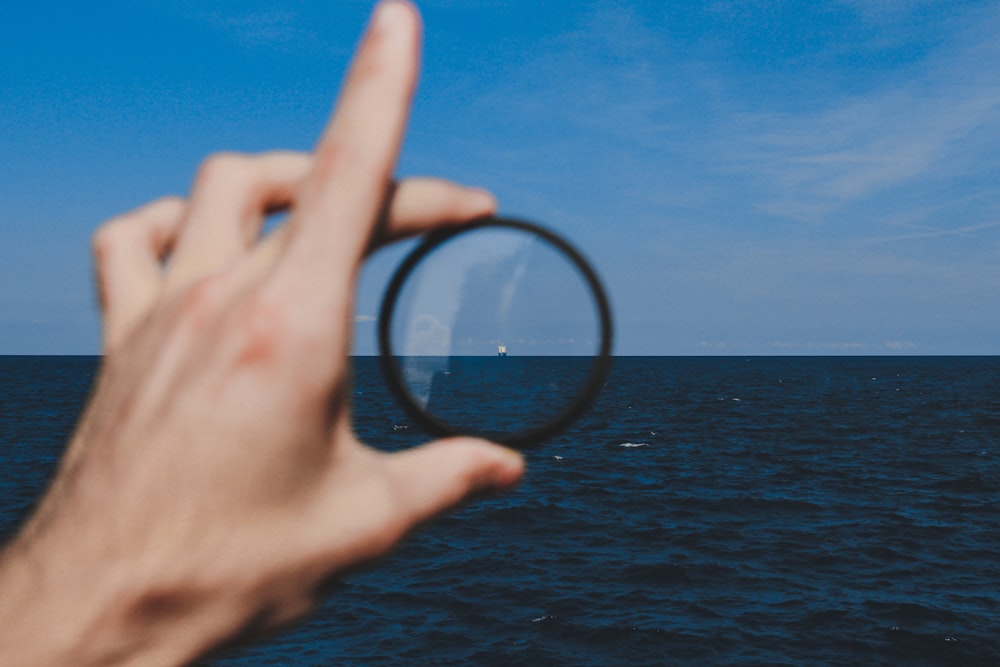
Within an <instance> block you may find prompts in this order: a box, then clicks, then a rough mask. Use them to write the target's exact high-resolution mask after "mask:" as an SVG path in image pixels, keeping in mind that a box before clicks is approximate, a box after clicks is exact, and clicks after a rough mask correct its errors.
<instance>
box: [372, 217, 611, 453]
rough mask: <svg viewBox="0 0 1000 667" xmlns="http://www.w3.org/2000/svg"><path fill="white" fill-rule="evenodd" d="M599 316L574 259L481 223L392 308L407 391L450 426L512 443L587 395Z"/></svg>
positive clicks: (424, 264)
mask: <svg viewBox="0 0 1000 667" xmlns="http://www.w3.org/2000/svg"><path fill="white" fill-rule="evenodd" d="M602 334H603V331H602V328H601V313H600V309H599V307H598V303H597V300H596V297H595V294H594V292H593V291H592V288H591V286H590V284H589V283H588V282H587V280H586V278H585V277H584V275H583V274H582V273H581V271H580V269H579V268H578V267H577V265H576V264H575V263H574V262H573V261H572V259H571V258H570V257H569V256H567V255H566V253H564V252H563V251H562V250H561V249H559V248H558V247H557V246H555V245H553V244H552V243H551V242H549V241H548V240H547V239H546V238H543V237H542V236H539V235H538V234H536V233H534V232H531V231H527V230H523V229H512V228H502V227H482V228H479V229H475V230H473V231H469V232H466V233H462V234H459V235H457V236H454V237H452V238H450V239H448V240H447V241H445V242H444V243H442V244H440V245H438V246H437V247H436V248H435V249H433V250H431V251H430V253H429V254H427V255H426V256H424V257H423V259H422V260H421V261H420V262H419V263H417V264H416V265H415V266H414V267H413V269H412V270H411V271H410V273H409V274H408V276H407V278H406V279H405V281H404V283H403V285H402V287H401V288H400V291H399V294H398V298H397V300H396V303H395V309H394V311H393V313H392V319H391V327H390V331H389V335H390V341H391V342H390V348H391V354H392V355H393V357H394V358H395V360H396V363H397V365H398V373H399V376H400V379H401V381H402V384H403V387H404V390H405V391H406V392H407V393H408V394H409V396H410V398H411V399H412V402H413V403H415V404H416V405H417V406H418V407H419V408H420V409H421V410H423V411H424V412H425V413H426V414H427V415H428V416H430V417H431V418H432V419H434V420H436V421H438V422H440V423H442V424H444V425H445V426H446V427H447V428H448V429H449V430H451V431H455V432H460V433H477V434H481V435H486V436H488V437H492V438H495V439H497V440H500V441H508V440H510V439H511V437H512V436H515V435H516V434H521V433H525V432H529V431H533V430H536V429H539V428H542V427H544V426H546V425H547V424H548V423H550V422H552V421H553V420H554V419H556V418H557V417H559V416H561V415H562V414H563V413H564V412H565V411H566V410H568V409H569V408H570V406H571V405H573V404H574V402H575V401H576V400H577V398H578V397H579V396H580V395H581V394H582V392H584V390H585V389H586V387H587V383H588V380H590V379H591V374H592V371H593V369H594V364H595V359H596V358H597V355H598V354H599V353H600V351H601V349H602V348H601V343H602V339H601V337H602Z"/></svg>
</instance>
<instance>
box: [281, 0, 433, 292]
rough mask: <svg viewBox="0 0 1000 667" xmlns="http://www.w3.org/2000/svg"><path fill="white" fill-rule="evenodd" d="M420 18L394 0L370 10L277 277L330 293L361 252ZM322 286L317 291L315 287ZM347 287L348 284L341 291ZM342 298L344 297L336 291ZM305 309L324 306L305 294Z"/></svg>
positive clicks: (387, 163)
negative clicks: (366, 27) (370, 17)
mask: <svg viewBox="0 0 1000 667" xmlns="http://www.w3.org/2000/svg"><path fill="white" fill-rule="evenodd" d="M419 44H420V19H419V17H418V15H417V13H416V10H415V9H414V8H413V7H412V6H411V5H410V4H408V3H406V2H401V1H399V0H389V1H385V0H384V1H383V2H382V3H381V4H380V5H379V6H378V7H377V8H376V10H375V13H374V15H373V17H372V20H371V24H370V26H369V28H368V32H367V34H366V35H365V37H364V39H363V40H362V42H361V46H360V47H359V49H358V52H357V55H356V56H355V59H354V62H353V64H352V66H351V69H350V72H349V73H348V77H347V82H346V84H345V86H344V89H343V91H342V93H341V97H340V101H339V103H338V106H337V110H336V112H335V113H334V115H333V118H332V120H331V121H330V124H329V125H328V127H327V129H326V131H325V132H324V134H323V136H322V138H321V139H320V142H319V145H318V146H317V148H316V157H315V163H314V166H313V169H312V172H311V173H310V175H309V176H308V177H307V178H306V181H305V182H304V183H303V186H302V189H301V190H300V195H299V198H298V201H297V203H296V207H295V211H294V213H293V214H292V217H291V219H290V220H289V233H290V239H289V243H288V246H287V251H286V253H285V256H284V258H283V260H282V263H281V265H280V266H279V267H278V272H277V275H276V279H279V280H280V279H281V278H284V279H285V280H288V281H291V282H292V283H293V285H292V288H293V289H296V291H298V292H299V293H300V294H301V293H302V292H301V290H302V289H305V290H307V292H306V293H315V295H316V298H323V296H322V295H324V294H325V295H327V296H328V298H329V297H331V296H334V295H335V294H336V293H337V292H338V291H341V290H340V289H338V287H339V286H340V285H347V284H349V282H350V279H351V277H353V275H354V274H355V272H356V270H357V266H358V264H359V263H360V261H361V259H362V257H363V256H364V252H365V248H366V246H367V245H368V242H369V239H370V237H371V235H372V230H373V228H374V226H375V223H376V221H377V219H378V218H379V214H380V213H381V209H382V207H383V205H384V203H385V198H386V194H387V191H388V188H389V184H390V182H391V178H392V174H393V171H394V170H395V164H396V159H397V156H398V154H399V148H400V144H401V143H402V139H403V133H404V131H405V127H406V121H407V117H408V116H409V108H410V101H411V98H412V96H413V90H414V87H415V84H416V78H417V70H418V60H419ZM317 285H319V286H324V287H325V289H319V290H317V289H316V286H317ZM345 289H346V288H345ZM340 296H341V297H342V296H343V295H340ZM306 301H308V302H310V304H309V305H310V306H311V307H315V306H317V305H324V304H322V303H316V301H314V300H313V299H306Z"/></svg>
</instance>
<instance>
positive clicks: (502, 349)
mask: <svg viewBox="0 0 1000 667" xmlns="http://www.w3.org/2000/svg"><path fill="white" fill-rule="evenodd" d="M497 356H498V357H506V356H507V346H506V345H504V344H503V343H500V344H499V345H497Z"/></svg>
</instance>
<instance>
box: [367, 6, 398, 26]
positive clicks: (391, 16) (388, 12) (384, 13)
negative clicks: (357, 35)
mask: <svg viewBox="0 0 1000 667" xmlns="http://www.w3.org/2000/svg"><path fill="white" fill-rule="evenodd" d="M404 10H405V8H404V7H403V3H402V2H399V0H382V1H381V2H379V3H378V5H376V7H375V15H374V16H373V17H372V25H373V26H375V27H376V28H385V27H387V26H391V25H392V24H393V23H395V22H396V20H397V18H398V17H399V16H401V15H402V12H403V11H404Z"/></svg>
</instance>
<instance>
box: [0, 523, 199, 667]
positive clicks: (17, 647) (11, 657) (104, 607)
mask: <svg viewBox="0 0 1000 667" xmlns="http://www.w3.org/2000/svg"><path fill="white" fill-rule="evenodd" d="M134 575H135V573H134V572H129V571H128V570H126V569H124V568H123V567H121V566H119V565H117V564H112V563H107V562H100V561H99V560H95V559H92V558H87V557H86V556H85V555H84V554H81V553H80V552H79V551H77V550H76V549H74V545H73V544H72V543H69V544H63V545H59V546H58V547H57V546H56V545H54V544H53V545H46V544H40V543H38V542H37V541H34V540H33V541H31V543H24V542H21V541H15V542H12V543H11V544H10V545H8V546H7V547H6V548H5V549H4V550H3V551H2V552H0V628H2V630H0V667H6V666H7V665H33V666H37V667H46V666H52V667H55V666H61V665H67V666H68V665H73V666H74V667H87V666H91V665H95V666H96V665H102V666H108V665H115V666H118V665H140V664H141V665H144V666H145V665H181V664H186V663H187V662H189V661H190V660H192V659H194V658H195V657H196V656H197V655H198V654H199V653H201V652H202V651H203V650H204V649H205V648H207V646H210V645H211V644H212V643H213V642H212V641H211V640H210V639H208V638H207V637H205V636H201V635H196V634H194V633H195V632H196V631H201V632H202V633H203V632H204V631H205V630H207V629H208V628H207V627H206V625H207V624H206V625H201V626H199V625H198V624H195V623H184V622H183V620H182V619H180V618H174V619H166V618H157V619H155V620H156V622H152V621H153V620H154V619H151V618H148V615H149V612H150V604H149V602H148V601H149V599H150V597H149V595H148V594H147V593H145V592H144V591H145V590H146V587H145V586H143V585H142V584H141V579H139V578H137V577H135V576H134ZM165 597H169V596H165ZM154 606H155V605H154ZM168 611H169V610H168ZM144 615H145V616H147V618H145V619H144V618H143V616H144ZM164 615H166V614H164ZM170 620H173V621H174V622H173V623H171V622H169V621H170ZM164 621H167V622H164Z"/></svg>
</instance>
